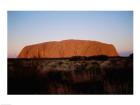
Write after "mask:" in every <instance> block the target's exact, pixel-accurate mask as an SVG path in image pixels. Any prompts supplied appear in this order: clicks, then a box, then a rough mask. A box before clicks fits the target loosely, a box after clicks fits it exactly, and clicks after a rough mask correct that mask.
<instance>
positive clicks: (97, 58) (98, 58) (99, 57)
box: [87, 55, 109, 60]
mask: <svg viewBox="0 0 140 105" xmlns="http://www.w3.org/2000/svg"><path fill="white" fill-rule="evenodd" d="M108 58H109V57H108V56H107V55H97V56H89V57H88V58H87V59H88V60H93V59H94V60H107V59H108Z"/></svg>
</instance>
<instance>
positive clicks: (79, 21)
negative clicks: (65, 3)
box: [8, 11, 133, 58]
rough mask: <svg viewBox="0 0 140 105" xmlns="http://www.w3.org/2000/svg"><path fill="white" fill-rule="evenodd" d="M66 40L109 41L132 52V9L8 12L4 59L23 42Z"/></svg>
mask: <svg viewBox="0 0 140 105" xmlns="http://www.w3.org/2000/svg"><path fill="white" fill-rule="evenodd" d="M66 39H81V40H94V41H100V42H104V43H108V44H113V45H114V46H115V48H116V50H117V52H118V53H119V55H120V56H128V55H129V54H130V53H132V52H133V11H8V58H16V57H17V56H18V54H19V53H20V51H21V50H22V48H23V47H25V46H27V45H32V44H37V43H42V42H47V41H59V40H66Z"/></svg>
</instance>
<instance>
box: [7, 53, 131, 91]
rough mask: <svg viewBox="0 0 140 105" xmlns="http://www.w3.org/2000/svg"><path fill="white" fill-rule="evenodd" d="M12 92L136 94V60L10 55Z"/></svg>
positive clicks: (102, 57) (9, 84) (9, 73)
mask: <svg viewBox="0 0 140 105" xmlns="http://www.w3.org/2000/svg"><path fill="white" fill-rule="evenodd" d="M8 94H133V60H132V57H107V56H103V55H102V56H96V57H82V58H81V57H72V58H67V59H66V58H65V59H8Z"/></svg>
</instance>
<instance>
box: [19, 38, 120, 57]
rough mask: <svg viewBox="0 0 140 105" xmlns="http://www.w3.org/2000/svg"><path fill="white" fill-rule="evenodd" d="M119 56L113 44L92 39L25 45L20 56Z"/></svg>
mask: <svg viewBox="0 0 140 105" xmlns="http://www.w3.org/2000/svg"><path fill="white" fill-rule="evenodd" d="M96 55H107V56H118V53H117V51H116V49H115V47H114V46H113V45H112V44H106V43H102V42H98V41H90V40H62V41H50V42H45V43H39V44H35V45H29V46H25V47H24V48H23V49H22V51H21V52H20V54H19V56H18V58H63V57H72V56H96Z"/></svg>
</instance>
